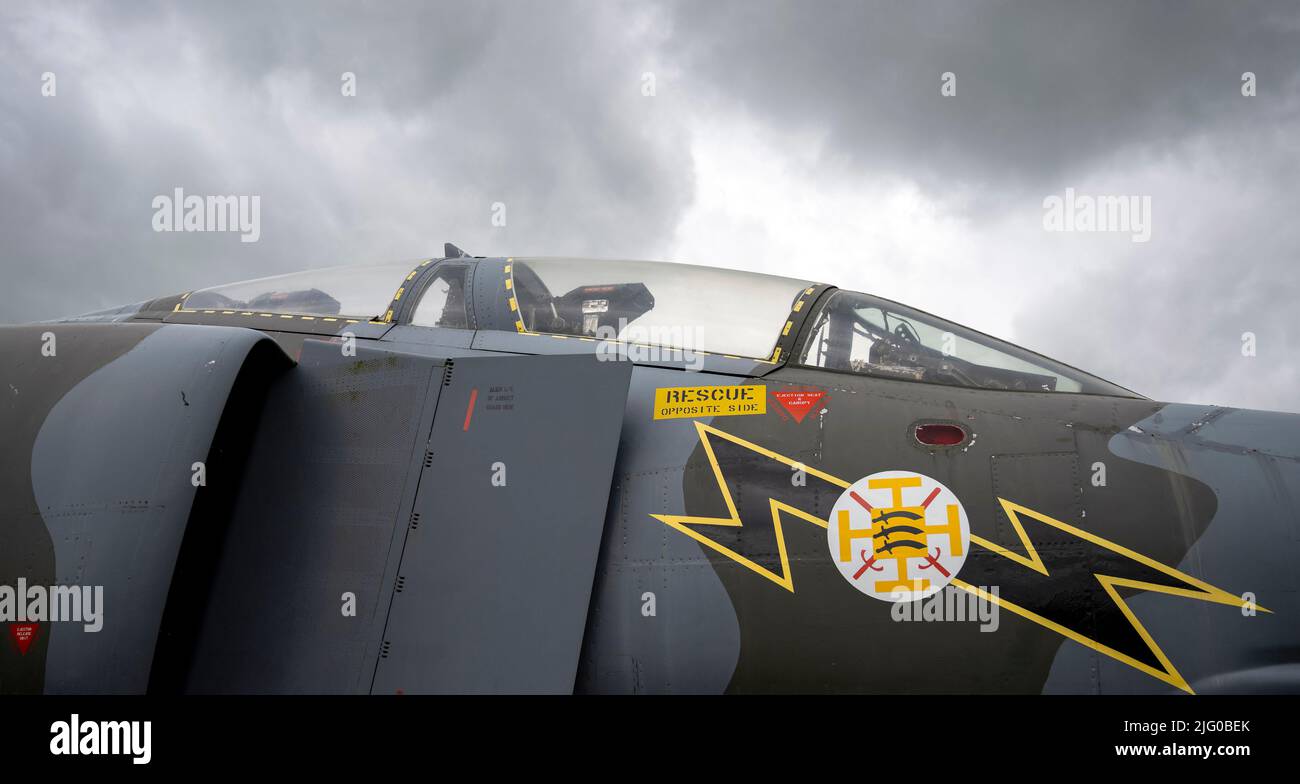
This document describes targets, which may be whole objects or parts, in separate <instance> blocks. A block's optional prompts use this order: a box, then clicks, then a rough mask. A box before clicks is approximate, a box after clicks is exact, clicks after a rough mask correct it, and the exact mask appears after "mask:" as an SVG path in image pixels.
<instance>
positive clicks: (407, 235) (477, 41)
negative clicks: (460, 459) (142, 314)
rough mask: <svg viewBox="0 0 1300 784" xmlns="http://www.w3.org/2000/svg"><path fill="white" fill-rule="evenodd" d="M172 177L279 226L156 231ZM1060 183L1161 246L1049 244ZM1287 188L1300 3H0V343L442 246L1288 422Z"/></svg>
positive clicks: (1299, 143) (1065, 239)
mask: <svg viewBox="0 0 1300 784" xmlns="http://www.w3.org/2000/svg"><path fill="white" fill-rule="evenodd" d="M1246 72H1250V73H1252V74H1254V78H1253V85H1254V92H1255V94H1254V95H1253V96H1246V95H1243V86H1244V84H1245V83H1244V82H1243V74H1244V73H1246ZM344 73H352V74H354V75H355V85H356V94H355V95H353V96H345V95H343V90H342V80H343V74H344ZM47 74H53V82H52V84H53V92H54V94H53V95H47V94H45V93H47V92H50V89H49V88H50V84H51V81H50V78H49V77H48V76H46V75H47ZM945 74H949V75H950V76H947V77H945V76H944V75H945ZM944 92H949V93H952V94H950V95H945V94H944ZM176 187H182V188H184V189H185V191H186V192H187V193H191V194H205V195H207V194H249V195H258V196H260V199H261V223H262V225H261V237H260V239H259V241H258V242H255V243H243V242H240V240H239V236H238V235H237V234H233V233H180V232H175V233H159V232H155V231H154V230H153V214H154V209H153V207H152V202H153V199H154V197H155V196H158V195H160V194H170V193H172V192H173V189H174V188H176ZM1067 189H1073V191H1074V192H1075V193H1076V194H1078V195H1083V196H1092V197H1102V196H1134V197H1138V198H1139V199H1142V198H1143V197H1145V198H1147V199H1149V203H1150V221H1149V229H1150V239H1149V241H1146V242H1134V241H1133V236H1134V231H1111V232H1097V231H1093V232H1086V231H1049V230H1047V228H1045V213H1046V210H1045V208H1044V203H1045V199H1049V197H1052V196H1054V195H1055V196H1060V197H1064V195H1065V193H1066V190H1067ZM1298 192H1300V6H1297V5H1296V4H1294V3H1277V4H1255V3H1246V2H1242V3H1221V2H1206V3H1188V2H1177V3H1173V2H1170V3H1156V2H1141V3H1139V2H1115V3H1109V2H1088V3H1079V2H1060V3H1051V2H1038V3H1032V4H1030V3H1023V4H1022V3H1009V2H952V3H942V2H930V1H928V0H927V2H918V3H896V2H889V3H884V2H879V3H877V2H829V1H825V0H805V2H798V3H769V2H758V1H756V0H738V1H737V2H728V1H726V0H702V1H698V2H681V3H674V2H663V3H659V2H649V1H643V2H636V3H620V2H596V1H595V0H591V1H590V2H585V3H562V2H552V1H548V2H545V3H539V2H524V1H523V0H518V1H517V2H497V3H485V2H475V3H464V2H454V3H446V4H444V3H434V2H406V3H403V2H382V3H373V4H361V3H337V2H334V3H323V2H306V1H305V0H303V1H302V2H247V3H244V2H222V3H200V2H194V3H175V4H172V3H150V2H130V3H125V2H119V3H107V2H97V3H71V2H67V3H64V2H61V3H46V2H39V3H35V2H33V3H28V2H24V1H21V0H20V1H19V2H15V1H14V0H5V1H4V2H3V4H0V271H2V272H3V273H4V278H3V285H0V322H21V321H28V320H36V319H43V318H53V317H56V316H60V315H68V314H73V313H79V312H85V311H90V310H95V309H99V308H104V307H109V306H113V305H118V304H123V303H127V302H134V301H139V300H142V299H147V298H150V297H153V296H158V295H162V294H166V293H174V292H178V291H183V290H189V289H193V288H197V287H202V286H207V285H214V284H217V283H222V282H228V281H233V280H239V279H244V278H250V277H259V276H262V275H269V274H275V273H279V272H288V271H293V270H298V269H307V268H311V267H321V266H331V265H335V264H346V263H356V262H379V261H390V260H396V259H406V258H416V257H420V256H430V255H438V254H439V253H440V250H441V248H442V243H443V242H445V241H453V242H456V243H457V244H459V245H461V246H462V247H464V248H466V249H467V250H469V251H470V252H471V253H475V254H479V255H507V254H509V255H583V256H596V257H605V258H648V259H666V260H674V261H684V262H691V263H698V264H709V265H716V266H723V267H734V268H741V269H750V270H756V271H761V272H773V273H780V274H786V275H791V276H796V277H805V278H811V279H815V280H821V281H826V282H830V283H834V284H836V285H839V286H842V287H844V288H848V289H856V290H861V291H868V292H871V293H876V294H879V295H882V296H885V297H888V298H891V299H896V300H899V301H902V302H905V303H907V304H911V305H914V306H916V307H919V308H922V309H924V310H928V311H931V312H933V313H936V314H938V315H941V316H945V317H948V318H951V319H953V320H956V321H958V322H961V323H964V324H967V325H969V326H972V327H975V328H977V329H981V330H984V331H986V332H991V333H993V334H995V335H998V336H1000V337H1005V338H1008V339H1011V340H1013V341H1015V342H1017V343H1020V344H1023V345H1025V346H1028V347H1029V348H1032V349H1035V350H1037V351H1041V352H1043V353H1045V354H1047V355H1049V356H1052V357H1055V358H1058V359H1061V360H1062V361H1065V362H1067V363H1070V364H1073V365H1076V366H1078V367H1081V368H1083V369H1085V370H1089V371H1092V372H1094V373H1097V374H1098V375H1101V376H1103V377H1105V378H1108V379H1110V380H1113V381H1115V382H1117V383H1120V384H1122V385H1124V386H1128V387H1130V388H1132V389H1135V390H1137V391H1139V392H1142V393H1144V394H1146V395H1149V396H1151V397H1154V398H1157V399H1162V400H1181V401H1188V402H1198V403H1217V404H1224V405H1234V406H1245V407H1257V408H1272V409H1281V410H1290V411H1300V220H1297V219H1296V213H1297V207H1298V206H1300V202H1298V200H1297V193H1298ZM496 202H500V203H503V204H505V205H506V225H505V226H494V225H493V223H492V216H493V209H492V205H493V204H494V203H496ZM1139 203H1141V202H1139ZM1247 332H1249V333H1253V335H1254V340H1255V345H1256V355H1255V356H1253V357H1251V356H1243V352H1242V345H1243V333H1247Z"/></svg>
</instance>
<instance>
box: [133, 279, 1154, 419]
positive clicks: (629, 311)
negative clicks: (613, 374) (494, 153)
mask: <svg viewBox="0 0 1300 784" xmlns="http://www.w3.org/2000/svg"><path fill="white" fill-rule="evenodd" d="M426 268H427V271H426ZM404 294H405V300H403V299H402V298H403V295H404ZM507 305H508V309H507V307H506V306H507ZM485 308H486V311H487V312H484V311H485ZM168 309H169V310H170V309H171V306H170V305H168ZM176 310H178V311H180V313H178V314H177V315H182V314H195V313H198V314H222V315H227V316H240V315H242V316H252V315H263V316H265V315H268V314H294V315H295V316H296V317H297V318H301V319H307V320H311V319H313V318H316V319H320V320H321V321H323V322H335V321H347V322H348V323H358V322H359V321H377V322H380V323H392V322H395V321H396V322H398V323H409V324H410V325H412V326H415V327H437V328H444V329H448V328H450V329H477V330H480V331H483V330H486V331H506V332H518V333H523V334H528V335H556V336H562V337H577V338H582V339H587V340H594V341H614V342H618V343H622V344H628V345H637V346H648V347H658V348H663V349H671V350H675V351H679V352H699V353H701V354H705V355H721V356H724V357H732V358H739V359H747V360H754V361H758V362H766V363H773V364H779V363H780V362H782V361H784V362H789V363H791V364H795V365H802V366H805V367H812V368H821V369H824V370H829V371H834V372H840V373H849V374H859V375H869V376H878V377H881V378H889V379H897V380H905V381H919V382H923V383H929V384H944V385H949V386H960V387H971V388H977V389H1000V390H1012V391H1026V392H1082V393H1088V394H1104V395H1120V396H1125V397H1131V396H1133V393H1131V392H1129V391H1128V390H1126V389H1123V388H1121V387H1118V386H1115V385H1114V384H1111V383H1109V382H1106V381H1103V380H1101V379H1099V378H1096V377H1095V376H1091V375H1089V374H1087V373H1084V372H1082V371H1079V370H1076V369H1074V368H1071V367H1069V366H1067V365H1063V364H1061V363H1059V362H1056V361H1054V360H1051V359H1048V358H1047V357H1044V356H1041V355H1039V354H1035V353H1033V352H1031V351H1027V350H1025V349H1022V348H1019V347H1018V346H1015V345H1012V344H1010V343H1007V342H1005V341H1001V340H998V339H996V338H992V337H989V336H988V335H984V334H982V333H979V332H976V331H974V330H971V329H967V328H965V327H962V326H960V325H957V324H954V323H952V322H948V321H944V320H943V319H940V318H937V317H935V316H931V315H929V314H928V313H924V312H921V311H919V310H915V309H913V308H909V307H906V306H904V305H899V304H897V303H894V302H890V301H888V300H884V299H880V298H877V297H873V296H871V295H868V294H861V293H857V292H852V291H843V290H838V289H830V290H826V287H824V286H821V285H820V284H816V283H813V282H810V281H807V280H802V279H797V278H786V277H778V276H773V275H760V274H756V273H750V272H742V271H738V270H726V269H717V268H714V267H700V266H693V265H688V264H669V263H663V262H648V261H601V260H593V259H572V258H514V259H480V258H469V257H461V258H449V259H447V260H444V261H441V262H437V261H434V260H429V261H424V262H412V261H406V262H397V263H392V264H378V265H372V266H351V267H333V268H328V269H318V270H310V271H307V272H297V273H292V274H288V275H277V276H274V277H268V278H260V279H257V280H250V281H244V282H240V283H231V284H228V285H224V286H214V287H212V288H207V289H201V290H199V291H195V292H194V293H192V294H190V295H189V296H188V297H186V298H185V299H184V301H183V303H181V304H179V305H176ZM810 311H811V312H810ZM114 313H115V314H116V313H117V312H116V311H114ZM115 317H120V314H118V315H116V316H115ZM283 318H291V317H290V316H288V315H285V316H283ZM503 318H504V319H508V321H503V320H502V319H503ZM805 321H806V323H805ZM796 338H798V342H795V341H796ZM521 350H526V347H525V348H523V349H521ZM783 352H784V353H786V354H788V355H789V356H782V353H783Z"/></svg>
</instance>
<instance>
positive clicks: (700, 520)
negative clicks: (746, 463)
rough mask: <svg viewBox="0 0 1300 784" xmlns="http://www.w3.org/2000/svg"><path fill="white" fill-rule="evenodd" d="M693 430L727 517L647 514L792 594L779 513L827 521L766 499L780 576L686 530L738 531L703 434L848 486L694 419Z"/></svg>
mask: <svg viewBox="0 0 1300 784" xmlns="http://www.w3.org/2000/svg"><path fill="white" fill-rule="evenodd" d="M695 429H696V431H697V432H698V433H699V435H700V443H702V444H703V445H704V454H705V455H707V456H708V458H709V465H711V466H713V477H714V479H716V480H717V482H718V489H720V490H721V491H722V500H723V501H725V502H726V504H727V512H728V514H729V516H728V517H689V516H683V515H650V516H651V517H653V518H654V519H656V520H658V521H659V522H661V523H663V524H665V525H668V526H671V527H673V528H675V529H677V530H678V531H681V532H682V533H684V534H686V535H687V536H689V537H691V538H692V539H694V540H695V541H697V542H699V543H700V544H702V545H704V546H705V547H709V548H711V549H713V550H716V551H717V552H719V553H722V554H723V555H725V556H727V557H728V558H730V559H731V560H733V561H735V562H736V563H739V564H741V565H743V566H746V567H748V568H750V569H752V570H754V571H755V572H757V573H758V574H761V575H763V576H764V577H766V578H767V579H769V580H771V581H772V582H774V583H776V584H777V585H779V586H781V587H782V588H784V589H786V590H787V591H790V592H791V593H794V577H793V575H791V574H790V557H789V555H788V554H787V553H786V549H785V534H784V533H782V531H781V513H782V512H786V513H788V514H791V515H794V516H795V517H798V518H800V519H802V520H807V521H808V522H810V523H813V524H814V525H820V526H821V527H822V528H825V527H826V521H825V520H823V519H821V518H820V517H816V516H815V515H810V514H808V513H807V512H803V511H800V510H798V509H795V508H794V507H792V506H790V505H789V504H783V503H781V502H780V501H777V500H776V499H773V498H769V499H768V504H769V505H770V506H771V509H772V525H773V527H774V528H775V529H776V548H777V554H778V555H779V556H780V557H781V573H780V574H777V573H776V572H774V571H772V570H771V569H768V568H766V567H764V566H761V565H759V564H757V563H755V562H753V561H752V560H750V559H748V558H746V557H745V556H743V555H741V554H740V553H738V552H736V551H735V550H732V549H731V548H729V547H726V546H724V545H721V544H718V543H717V542H715V541H713V540H712V539H710V538H708V537H707V536H705V535H704V534H702V533H700V532H699V531H696V530H695V529H693V528H689V527H688V526H692V525H726V526H734V527H737V528H739V527H740V526H741V522H740V513H739V512H737V511H736V502H735V501H734V500H733V499H732V497H731V490H730V489H729V488H728V487H727V481H726V478H725V477H724V476H723V475H722V468H721V467H720V466H718V458H717V456H716V455H714V454H713V444H711V443H709V438H708V436H707V435H706V434H707V433H712V434H713V435H715V436H718V437H719V438H723V439H726V440H728V441H731V442H732V443H735V444H739V445H740V446H743V447H745V448H746V449H751V450H753V451H755V452H758V453H759V454H761V455H763V456H764V457H769V458H771V459H773V460H775V461H777V462H779V463H785V464H786V465H788V466H791V467H794V468H800V469H802V470H804V471H806V472H808V473H809V474H812V475H813V476H815V477H817V478H819V479H823V480H825V481H827V482H830V483H831V484H833V485H837V486H839V487H848V486H849V483H848V482H845V481H844V480H843V479H839V478H838V477H834V476H831V475H830V474H827V473H825V472H822V471H818V470H817V469H815V468H809V467H807V466H805V465H804V464H803V463H800V462H799V461H797V460H791V459H790V458H788V457H786V456H784V455H779V454H777V453H776V452H773V451H772V450H770V449H764V448H763V447H761V446H759V445H758V444H753V443H750V442H749V441H746V440H744V439H742V438H737V437H735V436H733V435H731V434H730V433H724V432H722V431H721V430H718V429H717V428H714V427H709V426H708V425H706V424H704V423H703V422H700V421H699V420H696V422H695Z"/></svg>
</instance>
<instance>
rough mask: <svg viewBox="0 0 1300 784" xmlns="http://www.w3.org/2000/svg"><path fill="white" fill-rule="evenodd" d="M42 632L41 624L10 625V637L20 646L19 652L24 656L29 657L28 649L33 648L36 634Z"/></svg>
mask: <svg viewBox="0 0 1300 784" xmlns="http://www.w3.org/2000/svg"><path fill="white" fill-rule="evenodd" d="M40 630H41V625H40V624H39V623H11V624H9V636H10V637H12V638H14V642H15V643H16V644H17V645H18V652H19V653H20V654H22V655H23V656H26V655H27V649H28V648H30V647H32V643H33V642H35V641H36V633H37V632H39V631H40Z"/></svg>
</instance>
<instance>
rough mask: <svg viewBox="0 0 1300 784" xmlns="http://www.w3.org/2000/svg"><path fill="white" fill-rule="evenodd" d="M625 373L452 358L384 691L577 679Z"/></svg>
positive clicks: (392, 630) (382, 673)
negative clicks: (453, 360)
mask: <svg viewBox="0 0 1300 784" xmlns="http://www.w3.org/2000/svg"><path fill="white" fill-rule="evenodd" d="M630 376H631V365H630V364H629V363H626V362H602V361H599V360H598V359H597V358H596V357H595V356H591V355H584V356H528V357H502V358H495V357H492V358H469V359H457V360H455V362H454V365H453V366H451V367H450V368H449V369H448V372H447V376H446V378H445V379H444V384H445V385H446V386H445V387H444V389H443V391H442V394H441V396H440V398H439V403H438V410H437V414H436V417H435V420H434V425H433V437H432V439H431V440H430V447H429V448H430V452H429V454H428V455H427V456H426V459H425V468H424V474H423V476H422V477H421V480H420V485H419V491H418V493H417V496H416V501H415V509H414V511H415V515H416V516H415V517H414V518H413V519H412V524H411V526H410V528H409V530H408V533H407V539H406V546H405V550H404V552H403V554H402V559H401V567H400V569H399V572H398V576H397V587H396V590H395V591H394V593H393V601H392V606H391V610H390V613H389V619H388V625H387V629H386V633H385V636H384V644H383V649H382V652H381V654H380V659H379V662H378V666H377V668H376V672H375V681H374V686H373V692H374V693H376V694H394V693H408V694H409V693H430V692H432V693H520V692H532V693H537V692H541V693H567V692H571V691H572V690H573V682H574V676H575V673H576V671H577V663H578V654H579V650H580V648H581V646H582V634H583V629H584V627H585V624H586V619H587V609H588V605H589V602H590V598H591V587H592V581H593V578H594V575H595V568H596V560H597V557H598V553H599V551H600V541H601V534H602V530H603V527H604V520H605V508H606V504H607V503H608V500H609V485H610V479H611V476H612V474H613V468H614V461H615V458H616V456H617V452H618V443H619V433H620V431H621V429H622V421H623V412H624V406H625V402H626V398H627V386H628V380H629V378H630Z"/></svg>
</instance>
